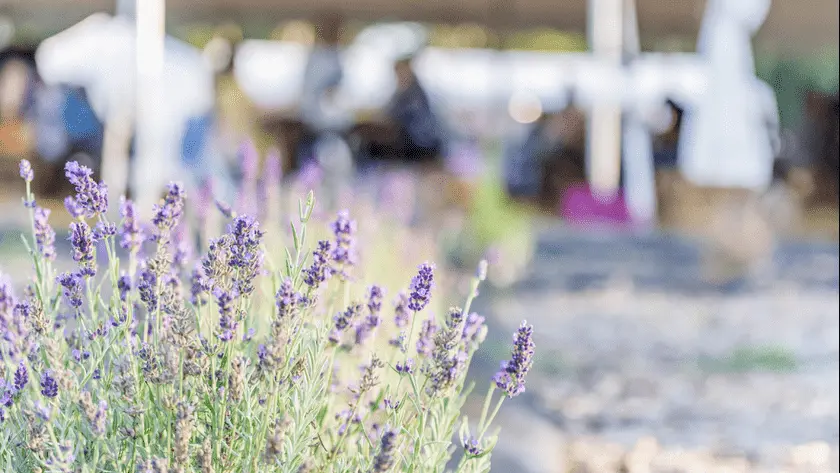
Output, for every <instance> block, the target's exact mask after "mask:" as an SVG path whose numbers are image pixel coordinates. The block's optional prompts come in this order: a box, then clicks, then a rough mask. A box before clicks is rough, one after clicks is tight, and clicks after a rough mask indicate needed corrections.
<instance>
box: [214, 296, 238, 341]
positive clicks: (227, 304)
mask: <svg viewBox="0 0 840 473" xmlns="http://www.w3.org/2000/svg"><path fill="white" fill-rule="evenodd" d="M213 297H214V298H215V299H216V305H218V306H219V333H218V335H217V337H218V338H219V340H221V341H223V342H229V341H231V340H233V336H234V333H236V329H237V327H239V324H238V323H237V322H236V321H235V320H234V313H233V303H234V301H235V300H236V297H237V294H236V293H235V292H233V293H232V292H229V291H225V290H223V289H221V288H219V287H217V288H216V289H214V290H213Z"/></svg>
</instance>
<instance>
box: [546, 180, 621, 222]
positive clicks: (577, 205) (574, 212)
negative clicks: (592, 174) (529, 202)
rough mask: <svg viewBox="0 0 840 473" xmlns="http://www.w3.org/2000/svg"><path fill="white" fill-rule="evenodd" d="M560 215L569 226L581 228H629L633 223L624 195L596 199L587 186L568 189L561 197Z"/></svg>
mask: <svg viewBox="0 0 840 473" xmlns="http://www.w3.org/2000/svg"><path fill="white" fill-rule="evenodd" d="M560 215H561V216H562V217H563V219H564V220H566V222H568V223H569V224H570V225H575V226H581V227H605V226H606V227H618V228H627V227H630V226H631V225H632V224H633V222H632V219H631V218H630V212H629V211H628V210H627V204H626V202H625V201H624V195H623V194H622V193H621V192H619V193H618V194H616V195H615V196H612V197H605V198H598V197H596V196H595V195H593V194H592V191H591V190H590V189H589V186H587V185H583V184H582V185H577V186H572V187H570V188H569V189H568V190H567V191H566V193H565V194H564V195H563V198H562V202H561V209H560Z"/></svg>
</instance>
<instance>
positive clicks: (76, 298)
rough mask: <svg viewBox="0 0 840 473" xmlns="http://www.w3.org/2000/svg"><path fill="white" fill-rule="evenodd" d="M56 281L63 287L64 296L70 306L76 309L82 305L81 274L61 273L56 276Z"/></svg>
mask: <svg viewBox="0 0 840 473" xmlns="http://www.w3.org/2000/svg"><path fill="white" fill-rule="evenodd" d="M57 279H58V283H59V284H60V285H61V286H62V287H63V288H64V297H65V298H66V299H67V303H68V304H70V306H71V307H73V308H76V309H78V308H79V307H81V306H82V291H83V288H82V285H83V284H84V283H83V281H82V276H81V275H80V274H78V273H62V274H61V275H60V276H58V278H57Z"/></svg>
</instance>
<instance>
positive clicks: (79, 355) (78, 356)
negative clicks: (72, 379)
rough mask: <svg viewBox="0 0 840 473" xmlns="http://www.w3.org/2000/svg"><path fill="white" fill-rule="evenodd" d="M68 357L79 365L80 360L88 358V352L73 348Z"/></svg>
mask: <svg viewBox="0 0 840 473" xmlns="http://www.w3.org/2000/svg"><path fill="white" fill-rule="evenodd" d="M70 355H71V356H72V357H73V359H74V360H76V363H81V361H82V360H87V359H88V358H90V352H89V351H87V350H85V351H82V350H79V349H78V348H74V349H73V351H71V352H70Z"/></svg>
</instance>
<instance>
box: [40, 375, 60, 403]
mask: <svg viewBox="0 0 840 473" xmlns="http://www.w3.org/2000/svg"><path fill="white" fill-rule="evenodd" d="M41 394H43V395H44V396H46V397H56V396H58V383H57V382H56V380H55V378H53V376H52V372H51V371H49V370H47V371H46V372H44V374H42V375H41Z"/></svg>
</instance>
